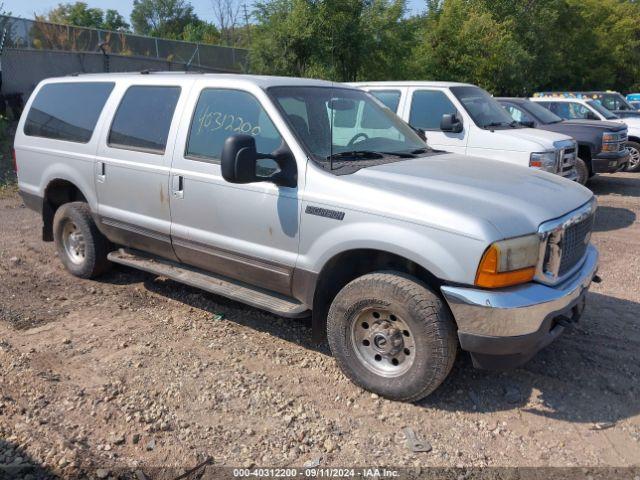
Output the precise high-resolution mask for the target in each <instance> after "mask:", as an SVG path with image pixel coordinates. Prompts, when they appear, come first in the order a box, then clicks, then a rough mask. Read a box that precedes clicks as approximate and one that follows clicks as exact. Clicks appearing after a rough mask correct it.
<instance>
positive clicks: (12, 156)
mask: <svg viewBox="0 0 640 480" xmlns="http://www.w3.org/2000/svg"><path fill="white" fill-rule="evenodd" d="M11 158H12V159H13V170H14V171H15V172H16V174H17V173H18V162H17V161H16V149H15V148H12V149H11Z"/></svg>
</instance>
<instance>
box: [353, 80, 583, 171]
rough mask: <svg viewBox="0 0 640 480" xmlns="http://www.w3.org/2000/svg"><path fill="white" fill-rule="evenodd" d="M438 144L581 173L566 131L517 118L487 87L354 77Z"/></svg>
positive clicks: (441, 147) (449, 149) (541, 167)
mask: <svg viewBox="0 0 640 480" xmlns="http://www.w3.org/2000/svg"><path fill="white" fill-rule="evenodd" d="M352 85H354V86H356V87H359V88H361V89H363V90H365V91H367V92H369V93H371V94H372V95H373V96H375V97H376V98H378V100H380V101H381V102H382V103H384V104H385V105H386V106H387V107H388V108H389V109H391V110H392V111H393V112H395V113H397V114H398V115H399V116H400V117H401V118H402V119H403V120H405V121H406V122H408V123H409V124H410V125H411V126H412V127H414V128H416V129H420V130H423V131H424V132H425V134H426V136H427V143H428V144H429V145H430V146H431V147H433V148H435V149H438V150H445V151H447V152H454V153H460V154H463V155H472V156H475V157H484V158H491V159H493V160H500V161H504V162H509V163H514V164H516V165H522V166H525V167H532V168H536V169H539V170H544V171H547V172H551V173H556V174H558V175H562V176H563V177H565V178H569V179H571V180H576V179H577V174H576V170H575V162H576V155H577V153H576V152H577V145H576V142H575V140H573V139H572V138H571V137H568V136H566V135H562V134H559V133H554V132H547V131H544V130H538V129H535V128H526V127H523V126H522V125H520V124H518V122H515V121H514V120H513V119H512V118H511V117H510V116H509V114H508V113H507V112H506V111H505V110H504V108H502V106H501V105H500V104H499V103H498V102H497V101H496V100H495V99H494V98H493V97H492V96H491V95H490V94H489V93H487V92H486V91H485V90H483V89H481V88H479V87H476V86H474V85H470V84H466V83H454V82H421V81H415V82H414V81H411V82H369V83H354V84H352Z"/></svg>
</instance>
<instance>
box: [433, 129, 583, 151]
mask: <svg viewBox="0 0 640 480" xmlns="http://www.w3.org/2000/svg"><path fill="white" fill-rule="evenodd" d="M479 132H482V133H481V135H482V136H483V142H482V143H483V144H485V143H486V142H487V141H489V142H490V143H491V144H492V145H497V146H499V148H500V149H502V150H507V151H513V152H543V151H545V150H552V149H553V148H554V146H553V143H554V142H558V141H563V140H571V137H568V136H566V135H562V134H560V133H556V132H548V131H546V130H539V129H537V128H509V129H496V130H484V129H480V130H479V131H478V130H476V129H472V130H471V134H470V135H471V137H473V136H474V135H478V134H479ZM428 135H429V134H428V133H427V138H428ZM469 142H470V143H473V138H470V139H469Z"/></svg>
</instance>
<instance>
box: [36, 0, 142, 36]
mask: <svg viewBox="0 0 640 480" xmlns="http://www.w3.org/2000/svg"><path fill="white" fill-rule="evenodd" d="M37 18H38V19H39V20H43V21H47V22H53V23H61V24H63V25H75V26H77V27H90V28H103V29H105V30H128V29H129V24H128V23H127V22H126V21H125V20H124V17H123V16H122V15H120V14H119V13H118V12H117V11H116V10H112V9H109V10H107V11H106V12H105V11H103V10H102V9H101V8H89V6H88V5H87V4H86V3H85V2H75V3H60V4H58V6H57V7H55V8H53V9H51V10H50V11H49V12H48V13H47V14H46V15H44V16H43V17H37Z"/></svg>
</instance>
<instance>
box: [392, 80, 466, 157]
mask: <svg viewBox="0 0 640 480" xmlns="http://www.w3.org/2000/svg"><path fill="white" fill-rule="evenodd" d="M409 98H410V101H409V102H410V103H409V105H408V112H407V113H405V115H404V118H407V119H408V120H407V121H408V123H409V125H411V126H412V127H414V128H421V129H423V130H424V131H425V133H426V135H427V144H428V145H429V146H430V147H433V148H435V149H436V150H444V151H447V152H454V153H461V154H463V155H464V154H465V153H466V150H467V140H468V132H469V124H468V122H467V121H466V119H465V118H464V115H462V113H460V112H458V109H457V108H456V106H455V105H454V104H453V101H452V100H451V99H450V98H449V96H448V95H447V93H446V92H444V91H442V90H433V89H427V88H413V89H410V91H409ZM444 114H456V115H457V116H458V118H459V119H460V120H461V121H462V122H463V130H462V132H460V133H453V132H443V131H442V130H440V122H441V120H442V115H444Z"/></svg>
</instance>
